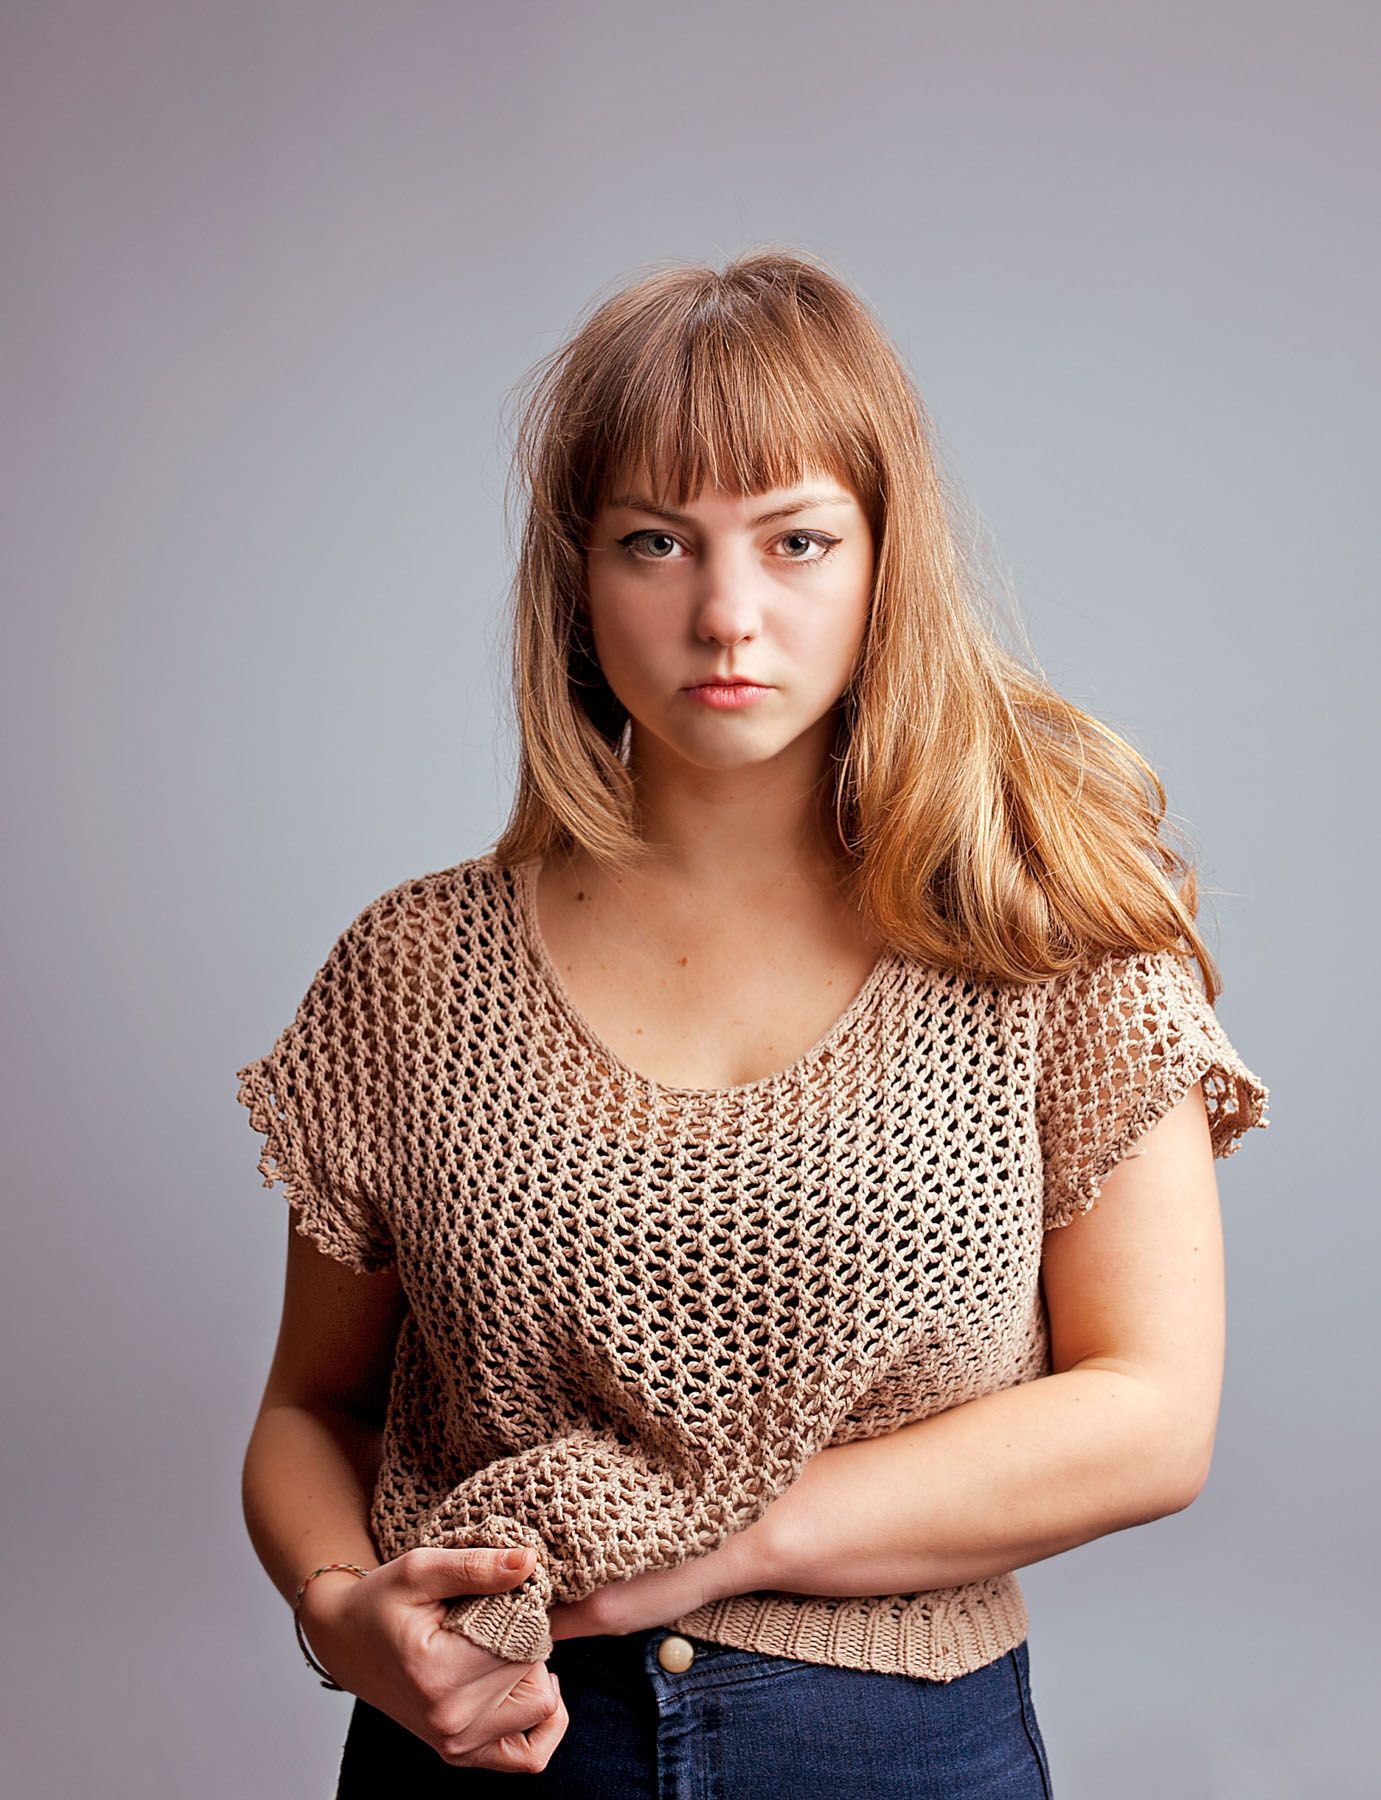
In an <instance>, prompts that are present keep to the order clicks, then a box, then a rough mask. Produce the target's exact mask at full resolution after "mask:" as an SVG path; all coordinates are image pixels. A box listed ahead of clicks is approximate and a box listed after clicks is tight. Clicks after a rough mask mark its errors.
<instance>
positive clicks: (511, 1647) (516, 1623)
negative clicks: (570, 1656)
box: [441, 1593, 553, 1662]
mask: <svg viewBox="0 0 1381 1800" xmlns="http://www.w3.org/2000/svg"><path fill="white" fill-rule="evenodd" d="M441 1629H442V1630H443V1631H458V1632H460V1633H462V1635H463V1636H465V1637H468V1638H469V1639H470V1641H471V1642H472V1643H475V1644H478V1645H479V1646H480V1647H481V1649H484V1650H487V1651H488V1652H489V1654H490V1655H491V1656H506V1657H508V1659H509V1660H510V1661H511V1662H545V1661H546V1660H547V1658H548V1657H549V1656H550V1655H551V1653H552V1649H553V1645H552V1640H551V1629H550V1623H549V1620H548V1617H547V1609H546V1607H545V1606H544V1605H543V1604H542V1601H541V1599H540V1597H539V1596H537V1595H533V1596H531V1597H525V1596H523V1595H518V1596H516V1597H515V1595H513V1594H511V1593H502V1594H469V1595H467V1596H466V1597H465V1598H464V1599H463V1600H453V1601H452V1602H451V1605H450V1606H449V1608H448V1609H447V1611H446V1614H445V1616H444V1617H443V1618H442V1621H441Z"/></svg>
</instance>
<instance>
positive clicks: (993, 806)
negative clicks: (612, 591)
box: [494, 246, 1221, 1001]
mask: <svg viewBox="0 0 1381 1800" xmlns="http://www.w3.org/2000/svg"><path fill="white" fill-rule="evenodd" d="M932 440H933V433H932V428H931V426H930V423H929V420H928V418H927V415H926V412H925V408H924V406H923V404H922V402H921V399H920V396H919V394H918V393H917V391H916V388H915V385H914V383H913V382H912V380H911V378H910V377H909V375H908V373H907V370H906V368H905V366H904V364H903V361H902V358H901V356H900V354H899V352H898V351H897V350H896V348H895V347H894V346H893V345H892V344H891V343H890V342H889V340H888V338H887V337H886V335H885V334H884V332H883V330H882V328H881V326H880V325H879V324H878V322H877V321H876V319H875V318H874V316H873V315H872V313H871V312H870V311H869V309H868V308H867V307H866V306H865V304H864V302H863V301H862V300H861V299H860V298H859V297H858V296H857V295H856V294H855V293H854V292H853V291H852V290H851V289H850V288H849V287H848V286H847V285H846V284H845V283H844V282H843V281H842V280H841V279H840V278H839V277H837V276H836V275H834V274H833V273H831V272H830V271H829V269H828V268H827V267H826V266H825V265H824V264H823V263H822V262H821V261H819V260H818V259H816V258H814V257H811V256H809V255H806V254H803V253H801V252H797V251H785V250H779V249H775V248H772V247H770V246H769V247H762V248H758V249H755V250H752V251H749V252H746V253H744V254H743V255H741V256H738V257H736V258H735V259H733V260H732V261H731V262H729V263H728V264H727V266H726V267H725V268H724V269H723V270H722V271H717V270H715V269H712V268H708V267H701V266H692V265H684V264H679V263H677V264H671V265H662V266H656V267H654V268H653V269H652V271H651V272H650V273H648V274H646V275H644V276H643V277H642V278H641V279H639V280H637V281H635V282H633V283H632V284H631V285H629V286H626V287H624V288H622V289H621V290H619V291H618V292H615V293H614V294H613V295H612V296H610V297H608V298H606V299H604V300H603V301H602V302H601V303H598V304H596V305H593V306H592V309H591V311H590V314H589V316H588V317H587V318H586V319H585V321H584V322H583V323H582V324H581V325H580V326H579V328H578V329H577V330H576V331H575V333H574V334H573V335H572V336H571V337H570V338H569V339H568V341H566V342H565V343H564V344H562V345H561V346H560V347H558V348H557V349H556V350H555V351H553V352H551V353H550V355H549V356H547V357H545V358H544V359H542V361H540V362H539V363H538V364H537V366H536V368H535V369H534V371H533V372H532V375H531V377H530V378H529V387H528V392H527V396H526V399H525V403H524V405H523V409H522V414H521V418H520V421H519V425H518V429H517V434H516V441H515V447H514V473H515V475H516V476H517V478H518V479H519V481H520V482H521V486H522V491H523V499H524V512H523V519H522V529H521V538H520V542H519V543H518V550H517V564H516V572H515V577H514V582H513V589H512V611H511V629H512V673H513V696H514V699H515V701H516V708H517V720H516V723H517V730H518V739H519V769H518V785H517V792H516V796H515V799H514V802H513V807H512V811H511V813H510V816H509V820H508V823H507V825H506V826H505V829H504V831H503V833H502V835H501V837H500V838H499V839H498V841H497V843H496V844H495V846H494V856H495V858H496V860H497V861H499V862H500V863H502V864H507V865H511V864H514V863H517V862H521V861H524V860H526V859H528V858H530V857H534V856H543V855H545V854H547V852H549V851H551V850H559V849H561V848H563V847H570V846H571V845H572V844H577V843H578V844H579V845H581V846H583V847H584V849H585V850H586V851H587V852H588V853H589V854H590V855H591V856H592V857H594V858H596V859H599V860H601V861H603V862H605V863H608V864H612V865H615V866H627V865H629V864H631V863H633V862H635V861H636V860H637V859H638V858H639V856H640V855H641V854H642V853H644V851H645V850H646V845H645V843H644V841H643V839H642V838H641V837H640V835H639V832H638V805H637V795H636V792H635V783H634V777H633V775H632V773H631V771H630V769H629V767H628V764H627V760H626V743H627V739H626V728H627V726H628V723H629V721H628V715H627V712H626V710H625V709H624V708H623V706H622V705H621V704H620V702H619V701H618V699H617V698H616V696H615V695H614V693H613V692H612V690H611V689H610V688H609V686H608V684H607V682H606V681H605V680H604V678H603V676H602V674H601V672H600V669H599V665H598V662H597V661H596V658H595V654H594V648H593V643H592V641H591V637H590V632H589V626H588V617H587V614H586V611H585V606H584V591H585V590H584V580H585V546H586V543H587V537H588V532H589V528H590V525H591V523H592V521H593V518H594V514H595V511H596V509H597V507H598V505H599V503H600V500H601V499H602V498H603V497H604V495H605V494H606V493H607V492H608V486H609V483H610V482H612V481H613V480H614V479H615V478H616V476H618V475H619V474H620V473H622V472H628V471H632V470H638V471H641V472H644V473H646V474H647V475H648V476H649V478H650V479H651V480H652V482H653V484H654V491H655V492H658V493H662V494H666V495H668V496H670V494H671V493H672V492H673V491H674V492H675V494H676V499H675V501H674V504H676V505H678V506H682V505H684V504H685V503H686V501H687V500H688V499H689V498H691V497H693V496H694V495H695V494H697V493H699V491H700V489H701V486H702V484H703V483H704V482H705V481H706V480H708V481H709V482H710V484H711V485H712V486H713V487H716V488H722V489H727V490H733V491H735V492H738V493H740V494H751V493H761V492H764V491H766V490H768V489H772V488H777V487H790V486H794V485H796V484H797V483H798V482H800V481H801V480H802V478H803V476H804V475H805V473H806V471H807V470H820V471H822V472H825V473H829V474H833V475H835V476H836V477H837V478H838V479H841V480H843V481H844V482H845V483H847V485H848V486H849V487H850V488H851V489H852V490H853V492H854V493H855V494H856V495H857V496H858V499H859V501H860V504H861V505H862V507H863V510H864V512H865V513H866V515H867V517H868V520H869V523H870V526H871V528H872V532H873V543H874V549H875V566H874V584H873V592H872V597H871V605H870V611H869V618H868V622H867V627H866V631H865V636H864V640H863V645H862V649H861V651H860V654H859V657H858V661H857V664H856V666H855V668H854V671H853V673H852V676H851V678H850V681H849V685H848V688H847V689H846V691H845V694H844V695H843V696H842V699H841V703H840V706H839V709H838V713H839V716H838V728H837V731H836V737H835V745H834V750H833V752H832V754H831V756H830V758H829V764H828V769H827V772H826V776H827V786H828V790H829V791H828V792H827V793H826V794H825V798H824V802H823V803H824V804H827V805H828V806H829V807H830V809H831V810H832V818H833V826H834V829H835V831H836V832H837V836H838V843H839V847H840V851H841V869H842V877H841V879H842V881H843V884H844V887H845V889H846V891H847V892H848V893H849V895H850V896H851V898H852V899H853V901H854V902H855V904H856V905H857V906H858V907H859V908H860V909H861V911H862V912H863V913H864V914H865V916H866V917H867V919H868V921H869V923H870V924H871V926H872V927H873V929H874V930H875V931H876V932H877V933H878V935H879V936H881V937H882V938H884V939H885V940H886V941H888V942H889V943H891V944H892V945H894V946H895V947H897V948H898V949H900V950H902V951H904V952H907V953H909V954H912V955H915V956H918V957H921V958H923V959H925V960H926V961H928V962H930V963H932V964H935V965H938V966H942V967H948V968H951V969H956V970H960V971H963V972H965V973H968V974H972V975H974V976H977V977H982V978H990V979H996V980H1005V981H1017V982H1028V981H1039V980H1046V979H1049V978H1051V977H1053V976H1055V975H1058V974H1061V973H1063V972H1064V971H1065V970H1067V969H1068V968H1070V967H1071V966H1072V965H1073V964H1074V963H1076V962H1077V961H1079V960H1081V959H1082V958H1083V957H1084V956H1086V955H1089V954H1097V953H1099V952H1102V951H1105V950H1123V949H1126V950H1135V949H1146V950H1159V949H1171V950H1174V951H1176V952H1177V953H1179V954H1181V955H1183V956H1185V957H1186V958H1189V957H1193V958H1194V959H1196V960H1197V962H1198V964H1199V967H1200V970H1201V972H1202V975H1203V981H1204V986H1205V989H1206V992H1207V995H1208V998H1209V1000H1210V1001H1212V1000H1213V999H1215V998H1216V995H1217V994H1218V992H1219V991H1221V984H1220V983H1219V981H1218V973H1217V970H1216V968H1215V966H1214V964H1213V960H1212V958H1211V956H1210V955H1209V952H1208V949H1207V947H1206V945H1205V943H1204V941H1203V939H1202V938H1201V936H1200V935H1199V933H1198V932H1197V931H1196V930H1195V928H1194V916H1195V913H1196V911H1197V883H1196V878H1195V873H1194V869H1193V867H1192V864H1191V863H1190V861H1189V859H1188V857H1187V856H1186V855H1185V854H1184V853H1183V851H1182V850H1180V849H1179V848H1176V847H1175V846H1173V845H1172V844H1170V843H1168V842H1165V841H1163V839H1162V835H1161V831H1162V826H1163V824H1164V822H1165V816H1166V796H1165V790H1164V788H1163V787H1162V785H1161V782H1160V780H1159V778H1158V776H1157V775H1156V773H1155V771H1154V769H1152V767H1151V766H1150V764H1149V763H1148V762H1147V761H1146V760H1145V759H1144V758H1143V757H1142V756H1141V755H1140V753H1139V752H1138V751H1137V750H1136V749H1134V748H1133V747H1132V745H1131V744H1130V743H1128V742H1127V741H1126V739H1124V738H1123V737H1121V736H1119V735H1118V733H1117V732H1116V731H1114V730H1113V729H1112V728H1111V727H1110V726H1108V725H1106V724H1104V723H1102V722H1101V721H1099V720H1098V719H1096V718H1094V717H1093V716H1092V715H1090V714H1089V713H1087V712H1085V711H1083V710H1082V709H1081V708H1080V707H1078V706H1076V705H1074V704H1073V703H1072V702H1071V701H1069V700H1067V699H1065V698H1064V697H1063V696H1062V695H1061V694H1059V693H1058V692H1056V690H1055V689H1054V688H1053V687H1052V686H1051V684H1050V683H1049V682H1048V681H1047V679H1046V678H1045V676H1044V674H1043V673H1041V672H1039V669H1038V665H1036V661H1035V658H1034V655H1033V654H1032V653H1031V651H1030V646H1029V644H1027V643H1026V642H1025V639H1024V637H1023V647H1024V649H1025V653H1026V659H1027V662H1029V663H1030V664H1031V665H1032V666H1030V667H1028V666H1027V662H1024V661H1023V660H1022V659H1021V658H1020V657H1019V656H1018V655H1016V654H1015V653H1013V652H1012V651H1011V650H1009V649H1007V648H1006V647H1004V645H1003V644H1002V643H1001V642H1000V641H999V637H998V633H997V629H996V626H995V624H994V622H993V620H992V619H990V617H989V616H988V607H987V603H986V596H985V593H984V590H983V586H982V582H981V579H980V578H979V576H978V575H977V573H976V569H975V566H974V565H973V563H972V561H971V559H969V558H966V556H965V555H964V553H963V551H962V550H961V539H960V534H959V532H958V530H957V529H956V527H955V525H954V524H952V522H951V517H950V507H951V506H952V504H953V501H952V496H951V493H950V489H949V488H948V486H947V483H946V480H945V477H944V475H943V473H942V470H941V467H940V461H939V457H938V454H937V452H936V450H935V448H934V447H933V441H932ZM831 775H832V780H828V777H829V776H831Z"/></svg>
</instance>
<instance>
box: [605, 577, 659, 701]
mask: <svg viewBox="0 0 1381 1800" xmlns="http://www.w3.org/2000/svg"><path fill="white" fill-rule="evenodd" d="M592 625H593V630H594V638H595V649H596V652H597V654H598V656H599V660H600V663H601V664H602V666H603V667H604V669H605V671H606V673H607V674H609V675H610V676H611V677H613V678H615V679H619V678H622V679H623V680H624V681H625V682H626V683H629V684H632V685H634V686H636V685H637V684H638V682H639V679H640V677H641V678H643V679H646V677H647V675H648V674H650V673H651V672H653V671H656V670H658V669H660V668H662V667H664V666H665V665H667V663H668V662H669V661H671V660H672V659H673V658H674V656H675V653H676V645H677V642H678V638H677V628H676V625H675V622H674V620H673V619H672V617H671V611H670V609H669V608H666V609H662V610H659V609H657V608H655V607H653V606H649V605H648V603H647V596H646V595H645V594H639V595H637V596H636V597H633V598H631V599H630V598H629V597H628V596H620V595H619V594H618V593H617V592H606V593H604V594H603V595H601V596H600V597H599V600H598V601H597V603H596V604H595V605H594V607H593V608H592Z"/></svg>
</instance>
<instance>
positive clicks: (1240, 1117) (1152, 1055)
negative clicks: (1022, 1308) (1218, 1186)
mask: <svg viewBox="0 0 1381 1800" xmlns="http://www.w3.org/2000/svg"><path fill="white" fill-rule="evenodd" d="M1045 995H1046V1004H1045V1007H1044V1010H1043V1013H1042V1016H1041V1027H1040V1047H1039V1072H1038V1076H1037V1103H1036V1109H1037V1119H1038V1126H1039V1135H1040V1142H1041V1154H1042V1159H1043V1163H1044V1200H1043V1217H1044V1229H1045V1230H1047V1231H1051V1230H1054V1229H1055V1228H1057V1227H1058V1226H1061V1225H1067V1224H1069V1222H1070V1220H1071V1219H1073V1218H1074V1217H1075V1216H1076V1215H1077V1214H1079V1213H1082V1212H1088V1211H1089V1210H1090V1208H1091V1207H1092V1206H1093V1205H1094V1204H1095V1202H1096V1201H1097V1199H1098V1197H1099V1195H1100V1193H1101V1192H1102V1184H1103V1182H1104V1181H1105V1180H1106V1179H1107V1177H1108V1175H1109V1174H1110V1173H1111V1172H1112V1170H1113V1169H1115V1168H1116V1167H1117V1165H1118V1163H1120V1162H1121V1161H1122V1160H1123V1159H1124V1158H1125V1157H1126V1156H1128V1155H1129V1154H1130V1155H1136V1154H1138V1152H1137V1151H1136V1150H1135V1148H1134V1146H1135V1145H1136V1143H1137V1141H1138V1140H1139V1139H1140V1138H1141V1137H1143V1136H1144V1135H1145V1133H1146V1132H1148V1131H1149V1130H1150V1129H1151V1127H1152V1126H1153V1125H1155V1124H1156V1123H1157V1122H1158V1121H1159V1120H1160V1119H1162V1118H1164V1116H1165V1115H1166V1114H1167V1113H1168V1112H1170V1111H1171V1110H1172V1109H1173V1108H1174V1107H1175V1106H1176V1105H1178V1103H1179V1102H1180V1101H1181V1100H1183V1099H1184V1097H1185V1095H1186V1094H1187V1093H1188V1092H1189V1090H1190V1089H1191V1088H1192V1087H1193V1086H1194V1084H1195V1082H1196V1081H1199V1080H1202V1081H1203V1084H1204V1099H1205V1102H1206V1104H1207V1109H1208V1120H1209V1128H1210V1135H1211V1140H1212V1145H1213V1154H1214V1156H1215V1157H1222V1156H1231V1155H1232V1153H1233V1151H1234V1150H1236V1148H1237V1146H1238V1144H1239V1143H1240V1142H1241V1140H1242V1138H1243V1136H1244V1135H1245V1134H1246V1132H1247V1131H1248V1130H1249V1129H1250V1127H1251V1126H1253V1125H1260V1126H1263V1127H1264V1126H1266V1124H1267V1123H1268V1121H1267V1118H1266V1109H1267V1105H1268V1101H1269V1092H1268V1090H1267V1088H1266V1086H1265V1085H1264V1083H1262V1082H1261V1081H1260V1080H1259V1079H1258V1078H1257V1077H1256V1076H1255V1075H1254V1074H1253V1073H1252V1071H1251V1070H1250V1069H1249V1068H1247V1066H1246V1065H1245V1063H1243V1061H1242V1060H1241V1058H1240V1057H1239V1056H1238V1054H1237V1052H1236V1050H1235V1049H1234V1048H1233V1046H1232V1044H1231V1043H1230V1042H1229V1040H1228V1037H1227V1034H1226V1032H1225V1031H1224V1030H1223V1027H1222V1025H1221V1023H1220V1022H1219V1019H1218V1016H1217V1014H1216V1013H1215V1011H1214V1009H1213V1007H1212V1005H1211V1004H1210V1002H1209V1000H1208V997H1207V995H1206V994H1205V992H1204V989H1203V986H1202V984H1201V983H1200V981H1199V979H1198V976H1197V974H1196V973H1195V965H1193V964H1191V963H1189V962H1188V961H1187V960H1186V959H1184V958H1182V957H1180V956H1178V955H1177V954H1176V953H1175V952H1174V951H1172V950H1155V951H1146V950H1135V951H1125V950H1118V951H1108V952H1105V953H1103V954H1100V955H1094V956H1091V957H1086V958H1085V959H1084V960H1083V961H1082V962H1081V963H1080V964H1079V965H1078V966H1077V967H1075V968H1074V969H1072V970H1069V971H1067V972H1066V973H1065V974H1063V975H1061V976H1058V977H1057V978H1056V979H1055V980H1053V981H1052V982H1050V983H1048V984H1047V986H1046V990H1045Z"/></svg>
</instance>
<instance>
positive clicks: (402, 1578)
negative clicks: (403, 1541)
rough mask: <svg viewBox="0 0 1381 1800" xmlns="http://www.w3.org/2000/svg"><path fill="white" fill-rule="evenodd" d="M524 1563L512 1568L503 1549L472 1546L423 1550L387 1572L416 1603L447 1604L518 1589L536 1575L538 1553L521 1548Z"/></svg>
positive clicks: (397, 1561)
mask: <svg viewBox="0 0 1381 1800" xmlns="http://www.w3.org/2000/svg"><path fill="white" fill-rule="evenodd" d="M518 1549H519V1552H520V1555H521V1560H520V1561H519V1563H518V1566H517V1567H516V1568H508V1567H507V1566H506V1564H505V1563H504V1557H505V1556H507V1555H509V1554H510V1552H509V1550H507V1549H506V1548H505V1547H504V1546H503V1545H489V1544H479V1545H470V1546H468V1547H467V1548H465V1549H463V1550H441V1549H436V1548H433V1547H431V1546H423V1547H421V1548H419V1549H416V1550H408V1551H405V1552H404V1554H403V1555H402V1556H400V1557H397V1558H395V1559H394V1561H393V1562H392V1563H385V1564H384V1565H383V1566H384V1567H385V1568H387V1569H393V1570H394V1571H396V1572H395V1574H394V1577H393V1579H394V1580H395V1581H396V1582H397V1583H398V1585H399V1586H400V1587H401V1588H402V1589H403V1590H404V1591H405V1592H406V1594H407V1595H408V1597H409V1598H410V1599H413V1600H444V1599H447V1598H448V1597H450V1596H451V1595H454V1594H492V1593H494V1592H496V1591H497V1590H499V1589H501V1588H510V1587H516V1586H517V1584H518V1583H519V1582H520V1581H524V1580H526V1578H527V1577H528V1576H529V1575H530V1574H531V1573H532V1570H533V1567H534V1564H535V1561H536V1554H537V1553H536V1551H535V1550H533V1549H532V1548H531V1546H530V1545H526V1544H524V1545H519V1546H518Z"/></svg>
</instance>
